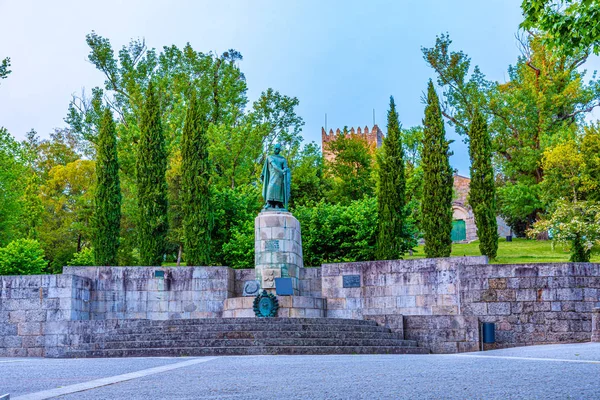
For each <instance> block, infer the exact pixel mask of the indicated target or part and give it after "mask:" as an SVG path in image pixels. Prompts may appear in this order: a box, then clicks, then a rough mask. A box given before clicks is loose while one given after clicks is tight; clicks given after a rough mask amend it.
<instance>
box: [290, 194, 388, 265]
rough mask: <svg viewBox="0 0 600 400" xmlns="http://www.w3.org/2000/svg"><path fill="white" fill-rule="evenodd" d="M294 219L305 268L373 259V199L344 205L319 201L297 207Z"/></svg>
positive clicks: (375, 204) (374, 217) (375, 240)
mask: <svg viewBox="0 0 600 400" xmlns="http://www.w3.org/2000/svg"><path fill="white" fill-rule="evenodd" d="M294 215H295V216H296V217H297V218H298V220H299V221H300V225H301V226H302V251H303V254H304V265H305V266H319V265H321V264H323V263H334V262H353V261H370V260H373V259H375V251H376V247H377V245H376V242H377V200H376V198H375V197H365V198H363V199H360V200H355V201H350V202H348V203H347V204H339V203H338V204H330V203H327V202H325V201H321V202H319V203H317V204H314V205H310V206H300V207H297V208H296V209H295V210H294Z"/></svg>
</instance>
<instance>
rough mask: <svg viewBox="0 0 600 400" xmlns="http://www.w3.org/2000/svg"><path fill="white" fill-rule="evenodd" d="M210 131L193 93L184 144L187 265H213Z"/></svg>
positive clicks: (183, 191)
mask: <svg viewBox="0 0 600 400" xmlns="http://www.w3.org/2000/svg"><path fill="white" fill-rule="evenodd" d="M207 130H208V120H207V118H206V115H205V114H204V113H203V110H202V109H201V108H200V104H199V100H198V98H197V95H196V91H195V90H192V91H191V92H190V96H189V105H188V110H187V114H186V118H185V125H184V127H183V138H182V144H181V168H182V182H181V183H182V217H183V248H184V251H185V260H186V263H187V265H210V258H211V257H210V254H211V251H210V246H211V243H210V242H211V240H210V236H211V235H210V234H211V227H212V215H211V202H210V188H209V181H210V164H209V158H208V147H209V144H208V137H207V135H208V132H207Z"/></svg>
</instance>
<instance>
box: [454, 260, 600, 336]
mask: <svg viewBox="0 0 600 400" xmlns="http://www.w3.org/2000/svg"><path fill="white" fill-rule="evenodd" d="M459 275H460V291H459V292H460V304H461V311H462V314H463V315H465V316H476V317H478V318H479V319H480V321H482V322H494V323H495V324H496V342H497V344H496V347H510V346H521V345H531V344H542V343H559V342H583V341H589V340H590V338H591V332H592V311H593V309H594V307H597V306H600V264H591V263H564V264H523V265H477V266H474V265H463V266H461V267H460V271H459Z"/></svg>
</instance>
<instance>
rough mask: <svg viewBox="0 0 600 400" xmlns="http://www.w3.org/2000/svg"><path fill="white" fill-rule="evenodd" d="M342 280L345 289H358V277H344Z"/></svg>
mask: <svg viewBox="0 0 600 400" xmlns="http://www.w3.org/2000/svg"><path fill="white" fill-rule="evenodd" d="M342 280H343V285H344V287H345V288H355V287H360V275H344V276H343V277H342Z"/></svg>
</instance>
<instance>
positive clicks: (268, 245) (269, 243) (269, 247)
mask: <svg viewBox="0 0 600 400" xmlns="http://www.w3.org/2000/svg"><path fill="white" fill-rule="evenodd" d="M265 250H266V251H279V240H265Z"/></svg>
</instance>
